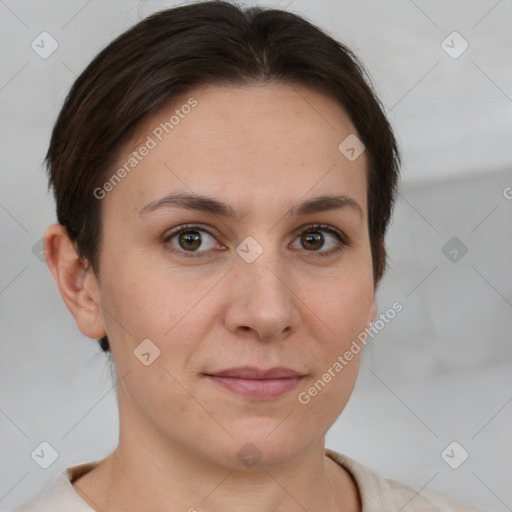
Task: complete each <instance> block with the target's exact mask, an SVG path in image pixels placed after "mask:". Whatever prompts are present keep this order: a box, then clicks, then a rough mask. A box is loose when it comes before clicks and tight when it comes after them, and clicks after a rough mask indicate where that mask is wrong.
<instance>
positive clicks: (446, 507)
mask: <svg viewBox="0 0 512 512" xmlns="http://www.w3.org/2000/svg"><path fill="white" fill-rule="evenodd" d="M325 454H326V455H327V456H328V457H330V458H331V459H332V460H334V461H335V462H337V463H338V464H339V465H340V466H342V467H343V468H345V469H346V470H347V471H348V472H350V473H351V475H352V476H353V477H354V480H355V481H356V483H357V486H358V488H359V492H360V494H361V502H362V504H363V508H362V512H396V511H397V510H400V512H448V511H450V512H483V511H482V510H481V509H476V508H473V507H471V506H469V505H466V504H465V503H462V502H460V501H457V500H455V499H453V498H450V497H448V496H445V495H444V494H440V493H437V492H434V491H430V490H425V489H423V490H421V491H420V490H419V489H418V488H416V487H413V486H411V485H407V484H402V483H400V482H397V481H395V480H392V479H390V478H386V477H384V476H382V475H381V474H379V473H377V472H375V471H372V470H371V469H369V468H367V467H366V466H363V465H362V464H360V463H359V462H357V461H355V460H354V459H351V458H350V457H347V456H346V455H343V454H341V453H338V452H335V451H334V450H330V449H329V448H326V449H325ZM99 462H100V461H99V460H98V461H91V462H86V463H84V464H79V465H76V466H71V467H69V468H66V469H64V470H62V471H61V472H60V473H58V474H57V476H56V477H55V480H54V481H53V483H52V484H51V485H50V486H49V487H48V488H47V489H46V490H45V491H44V492H43V494H42V495H41V496H40V497H39V498H37V499H35V500H33V501H31V502H30V503H27V504H26V505H23V506H21V507H19V508H17V509H16V510H14V511H13V512H56V511H59V512H94V509H92V508H91V507H90V506H89V505H88V504H87V503H86V502H85V501H84V500H83V499H82V498H81V497H80V495H79V494H78V493H77V492H76V491H75V489H74V487H73V486H72V485H71V482H73V481H74V480H76V479H77V478H79V477H80V476H82V475H84V474H85V473H88V472H89V471H91V470H92V469H93V468H94V467H95V466H97V465H98V464H99Z"/></svg>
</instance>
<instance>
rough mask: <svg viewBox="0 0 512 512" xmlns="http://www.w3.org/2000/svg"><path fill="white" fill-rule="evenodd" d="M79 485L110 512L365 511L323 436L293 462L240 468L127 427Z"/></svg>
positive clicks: (96, 504)
mask: <svg viewBox="0 0 512 512" xmlns="http://www.w3.org/2000/svg"><path fill="white" fill-rule="evenodd" d="M123 434H124V435H123ZM73 485H74V487H75V490H76V491H77V492H78V493H79V494H80V495H81V496H82V498H83V499H84V500H85V501H86V502H88V503H89V504H90V505H91V506H92V507H94V508H96V509H98V510H103V511H108V512H118V511H119V512H121V511H123V512H131V511H136V510H137V511H138V510H142V509H149V510H152V509H153V510H158V509H161V510H164V509H169V508H171V509H172V510H183V511H187V512H214V511H215V512H218V511H220V510H240V511H243V512H262V511H269V512H270V511H272V512H303V511H304V510H307V511H309V512H314V511H320V510H321V511H322V512H326V511H328V512H334V511H337V512H339V511H351V512H355V511H360V510H361V504H360V501H359V493H358V491H357V487H356V485H355V483H354V482H353V480H352V479H351V477H350V476H349V475H348V473H347V472H346V471H345V470H344V469H343V468H342V467H341V466H339V465H338V464H336V463H335V462H334V461H332V460H331V459H329V458H328V457H326V456H325V453H324V440H323V439H322V440H321V442H319V443H317V445H316V446H314V447H313V448H312V449H311V450H309V451H308V452H307V453H305V454H304V455H303V456H301V457H298V458H296V459H294V461H293V463H290V464H288V465H276V466H272V467H267V468H258V469H257V468H256V467H253V468H247V469H237V468H232V467H229V466H223V465H220V464H218V463H215V462H212V461H211V460H209V459H207V458H205V457H204V455H201V454H198V453H193V452H191V451H190V450H189V451H187V450H186V449H184V448H183V447H180V446H179V444H176V445H175V446H169V443H168V441H167V443H166V446H165V448H164V447H163V446H161V445H159V444H158V443H155V442H154V439H149V438H147V437H141V436H136V438H134V437H132V436H131V435H130V434H129V433H122V435H120V442H119V446H118V448H117V449H116V450H115V451H114V452H113V453H112V454H110V455H109V456H108V457H107V458H106V459H104V460H103V461H102V462H101V463H100V465H99V466H98V467H97V468H95V469H94V470H93V471H91V472H90V473H88V474H86V475H84V476H83V477H82V478H80V479H78V480H77V481H76V482H74V483H73Z"/></svg>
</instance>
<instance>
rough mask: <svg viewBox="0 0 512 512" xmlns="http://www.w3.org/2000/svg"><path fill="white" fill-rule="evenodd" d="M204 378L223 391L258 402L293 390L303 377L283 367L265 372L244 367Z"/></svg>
mask: <svg viewBox="0 0 512 512" xmlns="http://www.w3.org/2000/svg"><path fill="white" fill-rule="evenodd" d="M206 376H207V377H209V378H210V379H211V380H212V381H214V382H216V383H217V384H220V385H221V386H222V387H223V388H225V389H228V390H230V391H232V392H234V393H236V394H238V395H242V396H245V397H247V398H253V399H258V400H263V399H269V398H275V397H278V396H280V395H282V394H284V393H286V392H288V391H290V390H292V389H293V388H295V387H296V386H297V385H298V383H299V382H300V380H301V379H302V377H304V375H303V374H301V373H299V372H297V371H295V370H292V369H291V368H286V367H284V366H279V367H274V368H269V369H267V370H264V369H260V368H255V367H252V366H244V367H240V368H229V369H227V370H222V371H219V372H215V373H212V374H206Z"/></svg>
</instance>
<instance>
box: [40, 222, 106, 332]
mask: <svg viewBox="0 0 512 512" xmlns="http://www.w3.org/2000/svg"><path fill="white" fill-rule="evenodd" d="M44 255H45V258H46V263H47V265H48V267H49V268H50V271H51V273H52V274H53V278H54V279H55V282H56V283H57V286H58V287H59V292H60V294H61V296H62V299H63V300H64V303H65V304H66V307H67V308H68V309H69V311H70V312H71V314H72V315H73V317H74V319H75V322H76V325H77V327H78V329H79V330H80V332H81V333H82V334H84V335H85V336H87V337H89V338H102V337H103V336H105V335H106V331H105V327H104V322H103V316H102V314H101V305H100V301H99V283H98V281H97V279H96V276H95V275H94V272H93V271H92V268H89V269H87V268H86V263H85V262H83V261H81V260H80V259H79V258H78V255H77V253H76V251H75V247H74V245H73V242H72V241H71V240H70V239H69V236H68V234H67V231H66V228H65V227H64V226H62V225H61V224H53V225H51V226H50V227H49V228H48V229H47V230H46V232H45V234H44Z"/></svg>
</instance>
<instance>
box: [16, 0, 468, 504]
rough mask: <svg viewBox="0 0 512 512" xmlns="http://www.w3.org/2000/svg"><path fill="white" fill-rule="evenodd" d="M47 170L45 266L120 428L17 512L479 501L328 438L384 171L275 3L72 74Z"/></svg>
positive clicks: (354, 329) (374, 251)
mask: <svg viewBox="0 0 512 512" xmlns="http://www.w3.org/2000/svg"><path fill="white" fill-rule="evenodd" d="M46 163H47V166H48V171H49V177H50V185H51V186H52V187H53V190H54V194H55V199H56V203H57V217H58V221H59V223H58V224H55V225H53V226H50V227H49V228H48V230H47V232H46V234H45V255H46V259H47V262H48V265H49V267H50V270H51V272H52V274H53V276H54V278H55V280H56V283H57V285H58V287H59V290H60V293H61V295H62V298H63V300H64V302H65V303H66V306H67V307H68V309H69V310H70V312H71V313H72V315H73V317H74V319H75V321H76V324H77V326H78V328H79V329H80V331H81V332H82V333H83V334H84V335H86V336H88V337H90V338H96V339H99V341H100V344H101V347H102V348H103V350H105V351H106V352H108V353H110V354H111V356H112V359H113V362H114V364H115V368H116V374H117V392H118V401H119V414H120V436H119V445H118V447H117V449H116V450H115V451H114V452H112V453H111V454H110V455H109V456H108V457H106V458H105V459H103V460H100V461H90V462H87V463H85V464H82V465H80V466H74V467H71V468H67V469H66V470H64V471H63V472H62V473H60V474H59V475H58V476H57V478H56V480H55V481H54V482H53V484H52V485H51V486H50V487H49V488H48V489H47V490H46V491H45V493H44V494H43V495H42V496H41V497H40V498H39V499H36V500H35V501H33V502H31V503H30V504H27V505H25V506H23V507H21V508H19V509H18V510H19V511H22V512H27V511H37V512H43V511H49V510H55V509H58V510H62V511H65V510H74V511H84V512H85V511H91V510H97V511H104V512H106V511H108V512H117V511H123V512H130V511H132V510H133V511H135V510H188V511H195V510H198V511H220V510H246V511H258V512H261V511H283V512H284V511H296V510H297V511H298V510H308V511H314V510H323V511H328V512H330V511H338V510H343V511H363V512H369V511H383V510H389V511H391V510H393V511H396V510H399V509H400V510H404V511H413V510H414V511H415V510H437V511H441V510H442V511H448V510H460V511H471V510H476V509H474V508H471V507H470V506H468V505H465V504H463V503H460V502H458V501H455V500H453V499H451V498H449V497H447V496H443V495H440V494H437V493H434V492H430V491H425V490H424V491H421V492H420V490H419V489H416V488H413V487H411V486H408V485H405V484H401V483H399V482H395V481H393V480H390V479H387V478H384V477H383V476H381V475H379V474H378V473H375V472H373V471H372V470H371V469H369V468H366V467H364V466H363V465H361V464H360V463H358V462H357V461H355V460H353V459H351V458H349V457H347V456H345V455H343V454H340V453H337V452H334V451H332V450H328V449H327V450H326V449H325V447H324V438H325V434H326V432H327V430H328V429H329V428H330V426H331V425H332V424H333V423H334V421H335V420H336V418H337V417H338V416H339V415H340V413H341V412H342V411H343V409H344V407H345V405H346V403H347V401H348V399H349V397H350V395H351V392H352V389H353V386H354V383H355V380H356V377H357V372H358V368H359V361H360V356H361V350H362V348H363V346H364V344H365V338H366V336H367V334H368V332H369V328H370V327H371V323H372V321H373V319H374V318H375V316H376V312H377V304H376V299H375V292H376V290H377V288H378V284H379V282H380V279H381V277H382V276H383V274H384V271H385V269H386V252H385V246H384V238H385V233H386V229H387V225H388V222H389V219H390V214H391V211H392V207H393V203H394V199H395V193H396V186H397V180H398V166H399V155H398V150H397V146H396V142H395V138H394V136H393V133H392V130H391V128H390V126H389V124H388V122H387V120H386V118H385V116H384V114H383V111H382V108H381V105H380V103H379V101H378V100H377V98H376V97H375V96H374V93H373V92H372V89H371V87H370V86H369V85H368V82H367V80H366V78H365V74H364V71H363V69H362V67H361V66H360V64H359V63H358V61H357V59H356V58H355V56H354V55H353V54H352V53H351V52H350V51H349V50H348V49H347V48H346V47H344V46H343V45H341V44H339V43H338V42H336V41H334V40H333V39H331V38H330V37H328V36H327V35H326V34H324V33H323V32H321V31H320V30H319V29H317V28H316V27H314V26H312V25H311V24H310V23H309V22H307V21H305V20H303V19H301V18H300V17H298V16H295V15H292V14H290V13H287V12H284V11H280V10H265V9H260V8H254V9H247V10H242V9H240V8H238V7H236V6H234V5H231V4H229V3H224V2H204V3H198V4H192V5H188V6H184V7H178V8H174V9H169V10H166V11H162V12H160V13H157V14H155V15H153V16H151V17H149V18H147V19H145V20H143V21H141V22H140V23H138V24H137V25H136V26H134V27H133V28H131V29H130V30H129V31H127V32H126V33H124V34H122V35H121V36H120V37H118V38H117V39H116V40H115V41H113V42H112V43H111V44H110V45H109V46H108V47H106V48H105V49H104V50H103V51H102V52H101V53H100V54H99V55H98V56H97V57H96V58H95V59H94V60H93V61H92V63H91V64H90V65H89V66H88V67H87V69H86V70H85V71H84V72H83V73H82V74H81V75H80V76H79V78H78V79H77V80H76V82H75V84H74V85H73V87H72V89H71V91H70V93H69V95H68V97H67V99H66V102H65V104H64V106H63V108H62V111H61V113H60V115H59V118H58V120H57V122H56V125H55V127H54V131H53V134H52V139H51V143H50V147H49V150H48V153H47V157H46ZM350 354H351V355H350Z"/></svg>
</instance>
